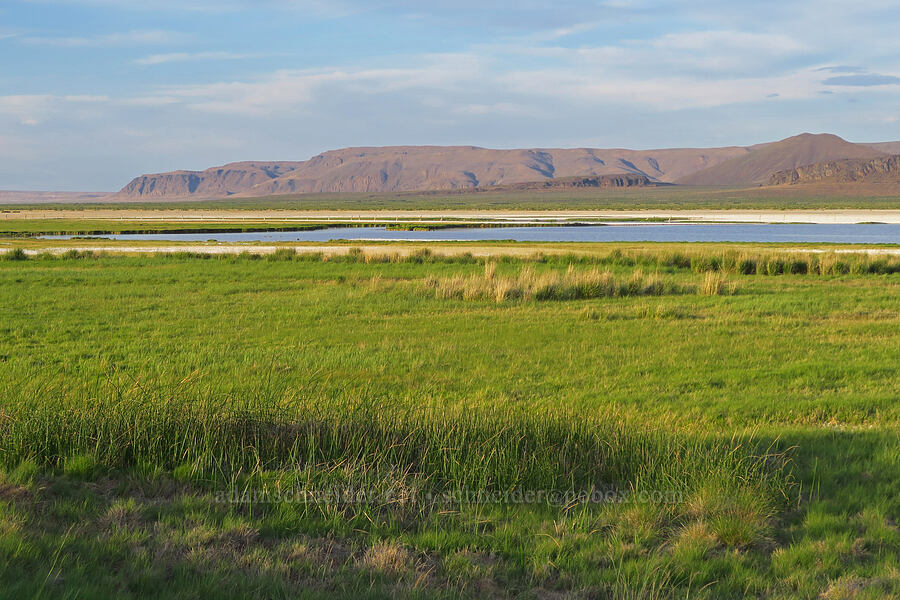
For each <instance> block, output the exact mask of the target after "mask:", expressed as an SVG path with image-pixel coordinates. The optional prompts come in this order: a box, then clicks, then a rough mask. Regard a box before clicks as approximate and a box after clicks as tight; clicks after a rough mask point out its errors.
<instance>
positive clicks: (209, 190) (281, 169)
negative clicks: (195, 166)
mask: <svg viewBox="0 0 900 600" xmlns="http://www.w3.org/2000/svg"><path fill="white" fill-rule="evenodd" d="M301 164H303V163H300V162H240V163H231V164H229V165H225V166H224V167H213V168H212V169H206V170H205V171H172V172H170V173H159V174H156V175H141V176H140V177H136V178H134V179H132V180H131V182H130V183H129V184H128V185H126V186H125V187H124V188H122V190H121V191H120V192H119V194H118V195H119V196H127V197H130V198H136V197H141V198H176V197H187V196H200V197H205V198H217V197H223V196H230V195H232V194H237V193H240V192H245V191H247V190H249V189H252V188H253V187H254V186H256V185H260V184H262V183H264V182H266V181H269V180H272V179H275V178H277V177H280V176H281V175H283V174H285V173H288V172H290V171H292V170H294V169H296V168H297V167H298V166H299V165H301Z"/></svg>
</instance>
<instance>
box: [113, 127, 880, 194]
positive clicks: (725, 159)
mask: <svg viewBox="0 0 900 600" xmlns="http://www.w3.org/2000/svg"><path fill="white" fill-rule="evenodd" d="M890 147H891V146H890V143H887V144H853V143H850V142H848V141H846V140H843V139H841V138H839V137H837V136H834V135H828V134H821V135H812V134H802V135H799V136H795V137H792V138H788V139H786V140H782V141H780V142H774V143H769V144H760V145H756V146H747V147H741V146H730V147H724V148H701V149H694V148H676V149H662V150H627V149H606V150H603V149H594V148H573V149H530V150H493V149H487V148H478V147H475V146H389V147H371V148H345V149H342V150H332V151H329V152H324V153H322V154H319V155H317V156H314V157H313V158H311V159H310V160H307V161H302V162H240V163H231V164H228V165H224V166H222V167H214V168H211V169H207V170H205V171H173V172H170V173H160V174H154V175H142V176H140V177H137V178H135V179H134V180H133V181H131V183H129V184H128V185H126V186H125V187H124V188H123V189H122V190H121V191H120V192H119V194H118V195H117V196H118V197H119V198H128V199H138V198H146V199H156V198H187V197H195V198H220V197H225V196H232V195H237V196H267V195H273V194H304V193H328V192H343V193H348V192H368V193H377V192H405V191H437V190H470V189H484V188H488V187H496V186H510V185H520V184H528V185H529V186H531V188H530V189H540V188H541V187H542V184H543V183H545V182H551V181H557V180H560V179H567V178H573V177H574V178H594V177H601V178H602V177H605V176H610V175H616V176H620V175H629V176H634V177H636V178H638V179H633V180H621V181H620V182H619V183H617V184H615V185H616V186H622V185H628V186H633V185H648V184H659V183H679V184H686V185H717V186H722V185H756V184H762V183H765V182H767V181H768V180H769V178H770V177H771V176H772V175H773V174H774V173H776V172H779V171H785V170H790V169H794V168H797V167H800V166H804V165H809V164H814V163H819V162H824V161H831V160H839V159H870V158H877V157H880V156H885V155H886V150H888V149H889V148H890ZM644 179H646V182H644ZM598 181H599V180H598ZM563 185H566V184H563ZM593 185H596V186H597V187H607V186H609V185H611V183H610V182H609V181H606V182H605V183H603V184H602V185H597V184H593Z"/></svg>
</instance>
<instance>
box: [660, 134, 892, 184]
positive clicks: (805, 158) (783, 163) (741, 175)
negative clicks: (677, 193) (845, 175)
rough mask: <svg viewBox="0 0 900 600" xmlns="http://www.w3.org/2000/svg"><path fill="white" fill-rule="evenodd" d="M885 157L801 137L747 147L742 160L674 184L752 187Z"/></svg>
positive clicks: (824, 137)
mask: <svg viewBox="0 0 900 600" xmlns="http://www.w3.org/2000/svg"><path fill="white" fill-rule="evenodd" d="M877 156H884V153H883V152H881V151H880V150H878V149H876V148H873V147H871V146H867V145H862V144H852V143H850V142H848V141H846V140H844V139H841V138H839V137H838V136H836V135H831V134H820V135H813V134H810V133H804V134H801V135H798V136H794V137H790V138H787V139H785V140H781V141H780V142H774V143H771V144H760V145H758V146H750V148H749V152H748V153H747V154H746V155H745V156H740V157H737V158H733V159H730V160H726V161H723V162H721V163H719V164H717V165H714V166H712V167H709V168H707V169H704V170H702V171H698V172H696V173H693V174H690V175H687V176H685V177H682V178H680V179H678V180H676V181H675V183H679V184H685V185H754V184H762V183H766V182H767V181H768V180H769V178H770V177H771V176H772V174H773V173H776V172H778V171H784V170H790V169H794V168H797V167H800V166H803V165H810V164H813V163H819V162H825V161H831V160H839V159H848V158H866V159H867V158H875V157H877Z"/></svg>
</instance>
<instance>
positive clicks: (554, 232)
mask: <svg viewBox="0 0 900 600" xmlns="http://www.w3.org/2000/svg"><path fill="white" fill-rule="evenodd" d="M42 237H43V239H71V238H72V237H74V236H42ZM99 237H103V238H106V239H113V240H131V241H142V240H143V241H169V242H206V241H217V242H329V241H336V240H367V241H368V240H371V241H375V240H392V241H393V240H398V241H466V242H477V241H492V240H493V241H496V240H513V241H517V242H782V243H784V242H794V243H802V242H823V243H836V244H896V243H900V225H898V224H722V223H690V224H678V225H673V224H647V223H641V224H628V225H625V224H621V225H584V226H567V227H565V226H548V227H486V228H454V229H439V230H435V231H391V230H387V229H386V228H384V227H333V228H329V229H317V230H313V231H274V232H272V231H269V232H237V233H134V234H131V233H129V234H121V235H103V236H99Z"/></svg>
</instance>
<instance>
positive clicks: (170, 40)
mask: <svg viewBox="0 0 900 600" xmlns="http://www.w3.org/2000/svg"><path fill="white" fill-rule="evenodd" d="M188 39H190V36H188V35H187V34H184V33H181V32H177V31H162V30H148V31H140V30H135V31H127V32H124V33H108V34H105V35H97V36H91V37H23V38H21V40H22V41H23V42H24V43H26V44H33V45H40V46H59V47H63V48H86V47H107V46H145V45H146V46H157V45H167V44H175V43H180V42H184V41H186V40H188Z"/></svg>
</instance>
